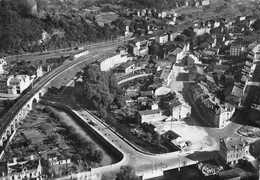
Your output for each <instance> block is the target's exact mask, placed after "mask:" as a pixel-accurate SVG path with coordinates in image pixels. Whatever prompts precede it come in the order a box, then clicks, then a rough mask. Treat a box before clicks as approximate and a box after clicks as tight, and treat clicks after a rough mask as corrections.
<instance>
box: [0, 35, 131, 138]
mask: <svg viewBox="0 0 260 180" xmlns="http://www.w3.org/2000/svg"><path fill="white" fill-rule="evenodd" d="M127 40H130V38H128V39H127ZM124 43H125V42H124V41H120V42H117V43H106V44H101V45H99V47H95V46H93V47H91V48H90V49H89V51H90V53H89V54H88V55H87V56H84V57H80V58H78V59H76V60H73V61H71V62H69V63H66V64H63V65H61V66H60V67H58V68H56V69H54V70H53V71H51V72H50V73H48V74H46V75H45V76H44V77H42V78H41V79H40V80H39V81H38V82H36V83H34V85H33V89H31V90H30V91H29V92H28V93H26V94H25V95H24V96H23V97H21V98H20V99H19V100H18V102H17V103H15V104H14V106H13V107H12V108H11V109H10V110H9V111H8V112H7V113H6V114H5V115H4V116H3V118H2V119H1V120H0V132H1V133H4V132H5V130H6V128H7V127H8V126H9V124H10V122H11V121H12V119H13V118H14V117H15V116H16V115H17V113H18V112H19V111H20V109H21V108H22V107H23V106H24V105H25V104H26V103H27V101H28V100H29V99H30V98H32V97H33V96H34V94H35V93H37V92H38V91H39V90H40V89H41V88H42V87H44V86H46V85H47V84H48V83H50V82H51V81H52V80H53V79H54V78H55V77H57V76H59V75H60V74H61V73H63V72H65V71H66V70H67V69H69V68H72V67H74V66H76V65H78V64H80V63H82V62H83V61H89V63H91V62H93V61H95V60H96V59H97V58H98V56H100V55H102V54H105V53H106V52H109V51H112V50H115V49H116V47H117V46H118V45H122V44H124Z"/></svg>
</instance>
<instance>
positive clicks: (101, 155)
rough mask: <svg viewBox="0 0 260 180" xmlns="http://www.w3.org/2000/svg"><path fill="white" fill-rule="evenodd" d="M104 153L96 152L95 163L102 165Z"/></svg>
mask: <svg viewBox="0 0 260 180" xmlns="http://www.w3.org/2000/svg"><path fill="white" fill-rule="evenodd" d="M103 156H104V155H103V152H102V151H100V150H95V151H94V155H93V158H94V161H96V162H97V163H100V162H101V161H102V160H103Z"/></svg>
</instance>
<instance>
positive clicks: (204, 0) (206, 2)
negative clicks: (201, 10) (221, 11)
mask: <svg viewBox="0 0 260 180" xmlns="http://www.w3.org/2000/svg"><path fill="white" fill-rule="evenodd" d="M209 4H210V1H209V0H202V1H201V5H202V6H207V5H209Z"/></svg>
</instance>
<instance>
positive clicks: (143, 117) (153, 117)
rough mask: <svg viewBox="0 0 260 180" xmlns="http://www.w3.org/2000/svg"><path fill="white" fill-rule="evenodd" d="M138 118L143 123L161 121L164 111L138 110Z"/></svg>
mask: <svg viewBox="0 0 260 180" xmlns="http://www.w3.org/2000/svg"><path fill="white" fill-rule="evenodd" d="M137 119H138V120H139V122H140V123H141V124H142V123H144V122H146V123H150V122H156V121H160V120H162V112H161V110H160V109H155V110H145V111H138V113H137Z"/></svg>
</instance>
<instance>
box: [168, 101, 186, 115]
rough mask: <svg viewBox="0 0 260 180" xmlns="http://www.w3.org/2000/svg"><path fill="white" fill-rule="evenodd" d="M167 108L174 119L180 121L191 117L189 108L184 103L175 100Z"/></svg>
mask: <svg viewBox="0 0 260 180" xmlns="http://www.w3.org/2000/svg"><path fill="white" fill-rule="evenodd" d="M169 107H170V109H171V112H172V117H173V118H174V119H177V120H181V119H184V118H187V117H190V115H191V107H190V105H188V104H187V103H185V102H182V101H179V100H175V101H173V102H171V103H170V104H169Z"/></svg>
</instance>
